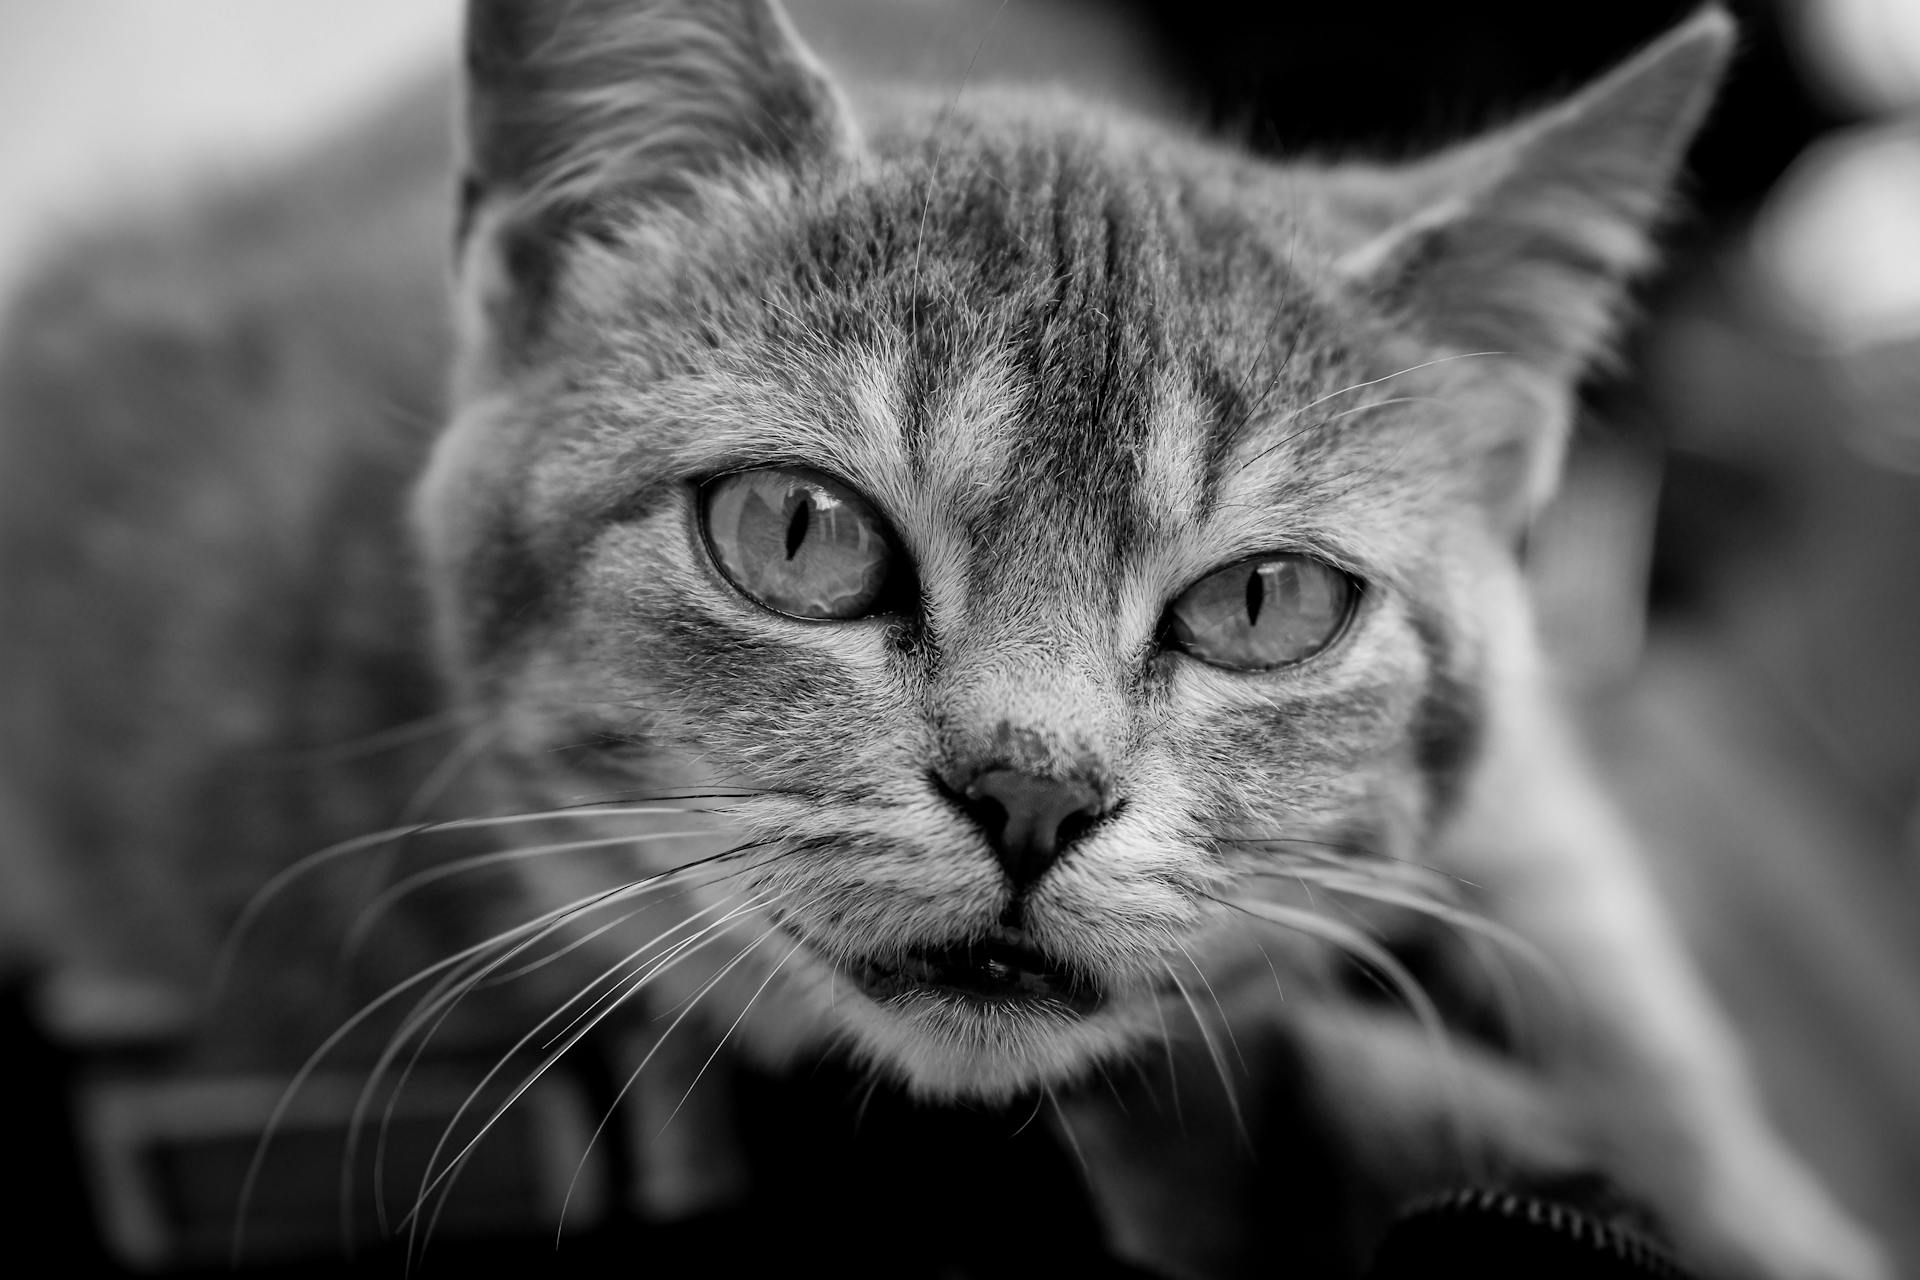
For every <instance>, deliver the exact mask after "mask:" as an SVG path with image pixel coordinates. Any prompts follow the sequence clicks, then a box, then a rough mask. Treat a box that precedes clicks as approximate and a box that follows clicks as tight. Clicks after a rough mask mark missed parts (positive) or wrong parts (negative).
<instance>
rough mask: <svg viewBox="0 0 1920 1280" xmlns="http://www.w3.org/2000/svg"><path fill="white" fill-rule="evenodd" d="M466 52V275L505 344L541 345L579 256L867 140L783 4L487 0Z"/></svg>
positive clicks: (832, 159)
mask: <svg viewBox="0 0 1920 1280" xmlns="http://www.w3.org/2000/svg"><path fill="white" fill-rule="evenodd" d="M465 53H466V84H465V90H466V93H465V102H464V119H463V126H464V137H463V142H464V155H463V171H462V177H461V189H460V216H459V221H458V231H457V237H458V242H459V243H458V245H457V250H458V254H459V262H460V274H461V277H462V280H461V285H462V288H463V292H465V293H466V295H467V299H466V300H467V303H468V305H469V306H470V307H477V308H478V309H479V311H480V312H481V315H480V316H479V319H480V320H481V322H482V323H483V324H484V325H485V326H486V328H487V329H488V331H489V336H490V337H491V339H492V343H493V345H495V346H496V347H500V348H504V349H505V350H504V351H503V352H501V354H511V351H512V350H513V348H515V347H519V346H525V345H527V344H529V343H532V342H535V341H536V340H537V339H538V337H539V335H540V332H541V330H542V328H543V326H544V323H545V320H546V311H547V309H548V307H549V306H550V305H551V304H552V302H553V297H552V294H553V290H554V288H555V284H556V281H557V279H558V278H559V274H560V272H561V271H562V269H563V267H564V264H565V262H566V260H567V257H568V254H569V253H570V251H571V250H572V249H574V248H576V247H578V246H580V245H581V244H583V243H588V242H591V241H592V240H593V239H595V238H600V239H606V238H608V237H611V236H614V235H617V234H618V232H619V230H620V229H621V228H622V227H624V226H631V225H633V224H634V223H635V222H637V221H640V220H644V219H645V217H646V215H647V214H648V212H649V211H654V210H660V209H664V208H671V207H673V206H675V205H684V204H685V203H686V202H688V201H691V200H693V199H695V198H696V196H697V192H698V191H699V189H700V187H701V185H702V184H703V183H705V182H708V181H711V180H713V179H715V178H724V177H725V176H727V175H728V174H729V173H731V172H740V171H746V170H750V169H753V168H756V167H757V168H758V169H759V170H760V171H762V172H764V171H767V170H786V171H789V172H794V173H799V172H804V171H807V170H809V169H813V168H817V167H819V166H823V165H832V164H835V163H838V162H841V161H844V160H845V159H846V158H847V157H848V156H850V155H851V154H852V152H853V151H854V149H855V145H856V144H855V141H854V133H853V128H852V124H851V121H850V118H849V115H848V113H847V111H846V109H845V106H844V104H843V103H842V101H841V99H840V97H839V95H838V93H837V92H836V91H835V89H834V87H833V85H832V83H831V81H830V80H828V78H827V77H826V75H825V73H824V72H823V71H822V70H821V68H820V67H819V65H818V64H817V63H816V62H815V61H814V59H813V58H812V56H811V55H810V54H809V53H808V52H807V51H806V49H805V48H804V47H803V46H802V45H801V43H800V41H799V39H798V37H797V36H796V35H795V34H794V32H793V29H792V27H791V26H790V25H789V24H788V22H787V19H786V16H785V15H784V13H782V12H781V10H780V6H779V4H778V3H777V0H470V3H469V4H468V8H467V27H466V50H465Z"/></svg>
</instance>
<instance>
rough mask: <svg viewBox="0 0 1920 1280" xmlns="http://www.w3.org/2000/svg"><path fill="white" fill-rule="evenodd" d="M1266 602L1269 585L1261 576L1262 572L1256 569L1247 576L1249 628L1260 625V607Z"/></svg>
mask: <svg viewBox="0 0 1920 1280" xmlns="http://www.w3.org/2000/svg"><path fill="white" fill-rule="evenodd" d="M1266 602H1267V584H1266V581H1265V579H1264V578H1263V576H1262V575H1261V573H1260V570H1258V569H1255V570H1253V571H1252V572H1251V573H1249V574H1247V625H1248V626H1250V627H1257V626H1259V625H1260V607H1261V606H1262V605H1264V604H1265V603H1266Z"/></svg>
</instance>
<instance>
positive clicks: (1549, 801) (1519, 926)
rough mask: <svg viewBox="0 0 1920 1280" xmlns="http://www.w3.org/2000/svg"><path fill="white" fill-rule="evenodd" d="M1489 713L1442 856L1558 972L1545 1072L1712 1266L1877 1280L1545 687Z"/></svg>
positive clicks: (1872, 1250)
mask: <svg viewBox="0 0 1920 1280" xmlns="http://www.w3.org/2000/svg"><path fill="white" fill-rule="evenodd" d="M1512 688H1513V692H1511V693H1509V695H1508V696H1507V697H1506V698H1505V700H1504V701H1503V703H1502V705H1500V706H1499V707H1497V708H1496V709H1495V716H1496V730H1497V732H1496V733H1495V734H1494V736H1493V739H1492V750H1491V752H1490V755H1489V758H1488V759H1487V761H1486V764H1485V767H1484V771H1483V773H1482V776H1481V778H1480V779H1479V783H1478V788H1477V791H1476V795H1475V799H1474V801H1473V803H1472V807H1471V808H1470V811H1469V812H1468V814H1467V815H1465V817H1464V820H1463V822H1462V824H1461V827H1460V829H1459V831H1458V832H1457V836H1456V839H1455V840H1454V841H1453V847H1452V849H1451V850H1450V853H1449V868H1448V869H1449V870H1450V871H1453V872H1455V873H1457V874H1459V875H1461V876H1462V877H1464V878H1465V879H1467V880H1469V881H1472V882H1473V883H1475V884H1478V885H1481V886H1483V887H1484V888H1485V891H1486V893H1485V900H1484V902H1483V903H1482V906H1483V908H1484V910H1485V911H1486V913H1487V914H1488V915H1489V916H1490V917H1491V918H1493V919H1495V920H1497V921H1498V922H1500V923H1502V924H1504V925H1506V926H1507V927H1509V928H1511V929H1513V930H1514V931H1515V932H1517V933H1519V934H1520V935H1521V936H1523V937H1525V938H1526V939H1528V940H1529V941H1530V942H1532V943H1533V944H1534V945H1535V946H1536V947H1538V948H1539V950H1540V952H1541V953H1542V954H1543V955H1544V957H1545V959H1546V962H1547V965H1548V967H1549V969H1550V972H1549V973H1548V974H1546V975H1545V976H1544V978H1545V985H1546V986H1548V987H1550V988H1551V989H1552V998H1551V999H1550V1000H1545V1001H1543V1004H1542V1008H1541V1010H1540V1011H1539V1013H1540V1015H1541V1016H1540V1017H1539V1018H1537V1019H1536V1020H1535V1021H1536V1023H1537V1024H1538V1025H1539V1027H1540V1028H1542V1029H1544V1030H1545V1032H1546V1034H1545V1035H1544V1036H1543V1037H1542V1039H1541V1042H1540V1044H1539V1045H1538V1046H1537V1051H1538V1054H1539V1060H1540V1062H1541V1068H1540V1069H1541V1071H1542V1074H1543V1078H1544V1079H1545V1080H1546V1081H1547V1082H1548V1084H1549V1085H1550V1086H1551V1087H1552V1088H1553V1089H1554V1091H1555V1092H1556V1093H1557V1094H1558V1095H1559V1096H1560V1097H1561V1098H1562V1099H1563V1100H1564V1103H1565V1105H1566V1106H1567V1107H1568V1108H1569V1109H1570V1111H1571V1113H1572V1114H1573V1115H1574V1116H1576V1117H1577V1118H1578V1119H1579V1121H1580V1122H1581V1123H1582V1124H1583V1125H1584V1126H1585V1127H1586V1129H1587V1131H1588V1132H1590V1133H1591V1134H1592V1135H1594V1140H1595V1141H1596V1143H1598V1144H1599V1145H1600V1146H1601V1148H1602V1149H1603V1150H1602V1154H1603V1155H1604V1158H1605V1159H1606V1161H1607V1162H1608V1164H1609V1165H1610V1166H1611V1167H1612V1169H1613V1171H1614V1172H1615V1173H1616V1175H1617V1176H1618V1178H1619V1179H1620V1181H1621V1182H1622V1184H1623V1185H1624V1186H1626V1187H1627V1188H1628V1189H1629V1190H1631V1191H1632V1192H1633V1193H1634V1194H1636V1195H1638V1196H1640V1197H1641V1198H1643V1199H1644V1200H1645V1201H1646V1202H1647V1203H1649V1204H1650V1205H1651V1206H1652V1207H1653V1208H1654V1209H1655V1210H1657V1211H1658V1212H1659V1213H1660V1214H1661V1216H1662V1218H1663V1220H1664V1221H1665V1223H1666V1225H1667V1227H1668V1229H1669V1230H1670V1232H1671V1234H1672V1236H1673V1238H1674V1240H1675V1242H1676V1244H1678V1245H1679V1246H1680V1248H1681V1249H1682V1251H1683V1253H1684V1254H1685V1255H1686V1256H1687V1258H1688V1259H1689V1260H1690V1261H1692V1262H1693V1263H1694V1264H1695V1265H1697V1266H1699V1267H1700V1268H1701V1269H1702V1270H1704V1271H1706V1272H1707V1273H1708V1274H1710V1275H1716V1276H1717V1275H1727V1276H1753V1277H1767V1278H1768V1280H1881V1278H1883V1277H1886V1276H1888V1275H1889V1274H1890V1272H1889V1269H1888V1267H1887V1264H1886V1262H1885V1260H1884V1258H1883V1257H1882V1255H1881V1253H1880V1251H1879V1249H1878V1248H1877V1247H1876V1246H1875V1245H1874V1244H1873V1243H1872V1242H1871V1240H1870V1239H1869V1238H1868V1236H1867V1235H1866V1233H1865V1232H1864V1231H1863V1230H1862V1229H1861V1228H1860V1227H1859V1226H1857V1225H1856V1224H1855V1223H1854V1222H1853V1221H1851V1220H1850V1219H1849V1217H1848V1216H1847V1215H1846V1213H1845V1212H1844V1211H1842V1210H1841V1209H1840V1208H1839V1206H1837V1205H1836V1204H1835V1203H1834V1202H1833V1200H1832V1199H1831V1198H1830V1197H1829V1196H1828V1194H1827V1193H1826V1191H1825V1190H1824V1189H1823V1188H1822V1187H1821V1185H1820V1183H1819V1181H1818V1180H1817V1179H1816V1178H1815V1177H1814V1176H1813V1174H1812V1173H1811V1172H1810V1171H1809V1170H1808V1169H1807V1168H1806V1167H1805V1166H1804V1165H1803V1164H1802V1163H1801V1161H1800V1159H1799V1158H1798V1157H1797V1156H1795V1155H1794V1154H1793V1153H1792V1152H1790V1151H1789V1150H1788V1148H1787V1147H1786V1145H1785V1143H1784V1141H1783V1140H1782V1139H1781V1138H1780V1137H1779V1136H1777V1135H1776V1134H1775V1132H1774V1131H1773V1130H1772V1128H1771V1126H1770V1125H1769V1123H1768V1121H1767V1120H1766V1118H1765V1116H1764V1111H1763V1107H1762V1105H1761V1102H1760V1099H1759V1096H1758V1092H1757V1089H1756V1087H1755V1085H1754V1082H1753V1081H1752V1079H1751V1078H1750V1075H1749V1072H1748V1069H1747V1066H1746V1063H1745V1061H1744V1060H1743V1057H1742V1055H1741V1052H1740V1050H1739V1048H1738V1046H1737V1043H1736V1039H1735V1036H1734V1034H1733V1031H1732V1029H1731V1027H1730V1026H1729V1025H1728V1023H1727V1022H1726V1020H1725V1018H1724V1017H1723V1015H1722V1014H1721V1012H1720V1011H1719V1009H1718V1008H1717V1007H1716V1006H1715V1003H1714V1001H1713V999H1712V997H1711V996H1710V995H1709V993H1708V991H1707V989H1706V987H1705V984H1704V982H1703V980H1702V979H1701V977H1700V976H1699V975H1698V974H1697V973H1696V971H1695V968H1694V965H1693V963H1692V961H1691V959H1690V957H1689V956H1688V955H1687V954H1686V951H1685V948H1684V945H1683V944H1682V942H1681V939H1680V937H1679V935H1678V932H1677V930H1676V929H1675V927H1674V925H1673V923H1672V922H1671V921H1670V920H1669V919H1668V918H1667V915H1666V912H1665V911H1664V910H1663V908H1662V906H1661V904H1660V902H1659V900H1658V898H1657V896H1656V894H1655V891H1654V888H1653V886H1652V884H1651V882H1650V880H1649V877H1648V874H1647V872H1646V869H1645V867H1644V866H1643V864H1642V863H1641V861H1640V859H1641V857H1642V854H1641V853H1640V851H1639V849H1638V848H1637V846H1636V843H1635V841H1634V838H1633V836H1632V835H1631V834H1630V833H1629V832H1628V830H1627V828H1626V826H1625V823H1624V822H1623V821H1622V819H1621V818H1620V817H1619V815H1618V814H1617V813H1616V812H1615V810H1614V809H1613V807H1612V805H1611V804H1610V802H1609V801H1608V800H1607V799H1606V798H1605V797H1604V796H1603V795H1602V793H1601V791H1600V789H1599V787H1598V785H1597V784H1596V783H1595V781H1594V779H1593V772H1592V769H1591V767H1590V765H1588V763H1587V762H1586V761H1584V760H1583V759H1581V758H1580V755H1579V753H1578V751H1577V750H1576V748H1575V747H1574V745H1573V743H1572V742H1571V741H1570V740H1569V736H1568V734H1567V732H1566V730H1565V729H1564V728H1563V727H1562V726H1561V724H1560V723H1559V720H1558V717H1557V716H1556V715H1555V713H1554V711H1553V709H1552V708H1551V706H1550V701H1549V699H1548V698H1547V697H1546V696H1544V695H1543V694H1541V693H1539V691H1538V686H1537V684H1536V685H1534V686H1533V687H1532V688H1529V687H1528V685H1527V684H1526V683H1523V682H1520V681H1515V682H1514V684H1513V686H1512Z"/></svg>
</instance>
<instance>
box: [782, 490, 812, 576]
mask: <svg viewBox="0 0 1920 1280" xmlns="http://www.w3.org/2000/svg"><path fill="white" fill-rule="evenodd" d="M812 523H813V503H812V501H811V500H810V499H809V498H808V497H806V496H805V495H803V496H802V497H801V499H800V501H799V503H798V504H796V505H795V506H794V509H793V516H792V517H791V518H790V519H789V520H788V521H787V559H789V560H791V559H793V558H794V556H796V555H798V554H799V553H800V544H801V543H803V542H805V541H806V540H807V526H809V525H811V524H812Z"/></svg>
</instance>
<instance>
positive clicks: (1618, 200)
mask: <svg viewBox="0 0 1920 1280" xmlns="http://www.w3.org/2000/svg"><path fill="white" fill-rule="evenodd" d="M1733 41H1734V27H1733V22H1732V20H1731V19H1730V18H1728V16H1727V15H1726V13H1725V12H1724V11H1723V10H1721V9H1719V8H1718V7H1717V6H1716V7H1709V8H1707V9H1705V10H1703V11H1702V12H1700V13H1699V14H1697V15H1695V16H1694V17H1693V18H1691V19H1689V20H1688V21H1687V22H1685V23H1683V24H1681V25H1680V26H1679V27H1677V28H1676V29H1674V30H1673V31H1671V32H1669V33H1668V34H1667V35H1665V36H1664V37H1662V38H1661V39H1659V40H1658V41H1656V42H1654V43H1653V44H1652V45H1650V46H1649V47H1648V48H1646V49H1645V50H1643V51H1642V52H1641V53H1640V54H1639V55H1637V56H1636V57H1634V58H1631V59H1629V60H1628V61H1627V62H1626V63H1624V64H1623V65H1621V66H1620V67H1618V68H1616V69H1615V70H1614V71H1612V72H1611V73H1609V74H1608V75H1606V76H1604V77H1602V78H1601V79H1600V80H1598V81H1597V82H1595V83H1594V84H1592V85H1590V86H1588V87H1587V88H1586V89H1584V90H1583V91H1581V92H1580V93H1578V94H1576V95H1575V96H1574V97H1572V98H1571V99H1569V100H1567V101H1565V102H1562V103H1560V104H1558V105H1557V106H1554V107H1551V108H1548V109H1547V110H1545V111H1543V112H1540V113H1538V114H1536V115H1534V116H1532V117H1529V118H1526V119H1523V120H1521V121H1519V122H1518V123H1516V124H1514V125H1511V126H1508V127H1507V128H1505V129H1501V130H1498V131H1496V132H1493V133H1491V134H1487V135H1484V136H1482V137H1479V138H1476V139H1473V140H1472V141H1469V142H1467V143H1465V144H1463V145H1460V146H1457V147H1454V148H1452V149H1450V150H1447V151H1443V152H1441V153H1440V154H1438V155H1436V156H1434V157H1431V158H1429V159H1427V160H1424V161H1419V162H1416V163H1413V164H1410V165H1405V166H1399V167H1394V168H1370V169H1369V168H1355V169H1347V170H1344V171H1343V170H1338V169H1336V170H1331V171H1329V172H1327V173H1326V174H1325V178H1326V181H1327V184H1328V185H1327V186H1326V187H1325V188H1323V192H1324V196H1325V198H1326V199H1327V200H1328V204H1329V210H1330V212H1331V213H1332V214H1333V215H1334V216H1333V218H1332V219H1331V220H1330V225H1337V226H1339V227H1341V228H1342V229H1343V231H1344V234H1343V235H1342V236H1341V237H1340V239H1341V241H1342V243H1337V244H1336V245H1334V246H1333V247H1334V249H1335V269H1336V273H1337V279H1338V280H1339V281H1340V282H1341V283H1342V284H1343V285H1344V286H1345V287H1346V288H1348V289H1351V290H1352V291H1354V292H1355V293H1356V294H1357V295H1358V296H1360V297H1362V298H1364V299H1365V300H1366V302H1367V304H1368V305H1369V306H1370V307H1371V308H1372V309H1375V310H1383V311H1385V312H1386V314H1388V315H1389V316H1390V317H1392V318H1393V319H1394V320H1396V321H1397V322H1399V323H1400V324H1401V325H1403V326H1405V327H1406V328H1408V329H1410V330H1411V331H1412V332H1413V333H1415V334H1416V335H1417V336H1419V337H1421V338H1423V339H1425V340H1426V341H1427V342H1428V343H1430V344H1432V345H1434V346H1437V347H1438V348H1440V349H1441V350H1443V351H1452V352H1459V353H1466V352H1489V353H1498V356H1497V357H1496V360H1497V361H1498V363H1499V365H1501V366H1504V367H1506V368H1507V369H1508V370H1509V371H1511V372H1513V373H1515V374H1517V375H1519V376H1520V377H1521V378H1522V379H1523V380H1524V381H1525V382H1526V383H1528V384H1529V386H1530V389H1531V391H1532V392H1533V398H1534V399H1535V400H1536V401H1540V400H1545V401H1547V402H1548V403H1547V404H1545V405H1544V406H1542V407H1543V408H1544V409H1545V411H1546V416H1548V417H1557V418H1560V419H1561V421H1559V422H1549V423H1536V424H1535V425H1534V427H1533V428H1532V434H1533V437H1534V438H1533V439H1531V440H1528V441H1524V442H1522V441H1510V442H1509V445H1510V446H1512V447H1509V448H1507V449H1506V454H1507V455H1508V456H1509V457H1516V458H1517V457H1523V458H1524V461H1523V463H1522V469H1523V470H1524V472H1525V473H1526V474H1524V475H1522V476H1513V477H1510V479H1511V481H1512V489H1513V490H1514V491H1512V492H1508V493H1506V494H1502V495H1496V500H1497V501H1499V502H1500V503H1501V504H1502V505H1505V506H1509V507H1511V508H1513V509H1514V510H1513V511H1512V514H1514V515H1515V516H1516V517H1517V518H1518V519H1522V520H1524V518H1525V515H1526V513H1527V512H1528V511H1530V510H1531V509H1533V508H1534V507H1536V506H1537V504H1538V502H1539V501H1541V500H1543V499H1544V497H1545V494H1546V492H1547V491H1549V490H1550V489H1551V487H1552V483H1553V479H1554V475H1555V473H1556V472H1557V470H1558V461H1559V455H1560V452H1561V447H1562V442H1561V437H1562V435H1563V433H1564V427H1565V422H1564V418H1565V416H1566V413H1567V406H1568V404H1569V402H1570V399H1571V396H1570V392H1571V388H1572V384H1573V383H1574V381H1575V380H1576V379H1577V378H1578V376H1579V374H1580V372H1581V371H1582V370H1583V369H1584V368H1585V367H1586V366H1587V365H1588V364H1589V363H1590V362H1591V361H1592V360H1593V359H1594V358H1595V357H1596V356H1598V355H1599V354H1600V353H1601V352H1602V351H1603V349H1604V347H1605V345H1606V343H1607V341H1608V339H1609V338H1610V337H1611V335H1612V330H1613V327H1614V320H1615V318H1616V313H1617V311H1618V309H1619V305H1620V302H1621V299H1622V296H1623V293H1624V287H1625V285H1626V283H1627V282H1628V280H1629V279H1630V278H1631V277H1632V275H1633V274H1634V273H1635V272H1636V271H1638V270H1640V269H1642V268H1644V267H1645V266H1646V265H1647V263H1648V262H1649V260H1650V258H1651V244H1650V235H1649V233H1650V231H1651V228H1652V227H1653V225H1654V224H1655V223H1656V222H1657V220H1658V218H1659V215H1660V213H1661V211H1662V210H1663V209H1664V208H1665V207H1666V205H1667V203H1668V200H1669V195H1670V192H1671V188H1672V186H1673V182H1674V178H1675V174H1676V171H1677V170H1678V168H1679V165H1680V161H1681V159H1682V158H1683V156H1684V154H1685V152H1686V149H1687V146H1688V144H1689V143H1690V142H1691V141H1692V139H1693V136H1694V134H1695V132H1696V131H1697V129H1698V128H1699V125H1700V123H1701V120H1702V118H1703V117H1704V116H1705V114H1706V110H1707V106H1708V104H1709V102H1710V101H1711V99H1712V97H1713V94H1714V91H1715V89H1716V88H1717V86H1718V84H1719V81H1720V78H1721V76H1722V74H1723V72H1724V71H1725V68H1726V64H1727V61H1728V58H1729V55H1730V53H1731V50H1732V47H1733ZM1488 364H1489V366H1490V367H1491V365H1492V364H1493V362H1492V361H1489V362H1488Z"/></svg>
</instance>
